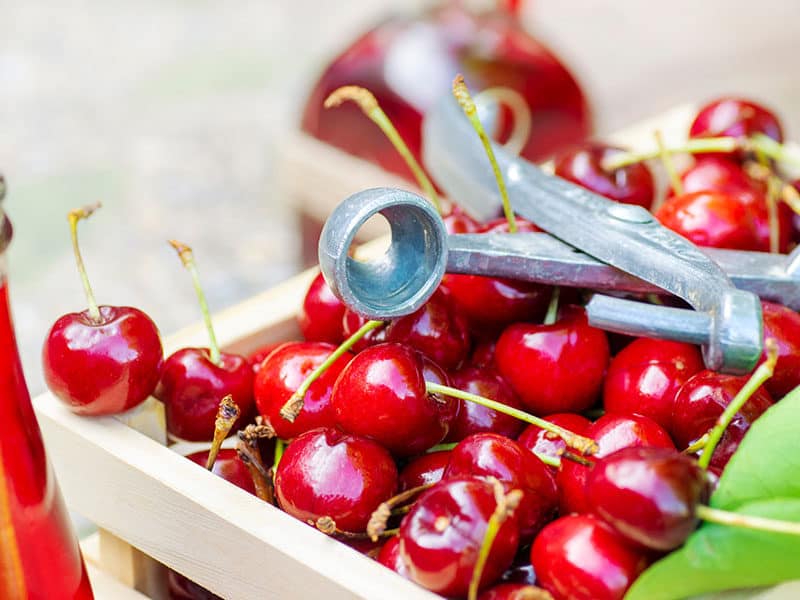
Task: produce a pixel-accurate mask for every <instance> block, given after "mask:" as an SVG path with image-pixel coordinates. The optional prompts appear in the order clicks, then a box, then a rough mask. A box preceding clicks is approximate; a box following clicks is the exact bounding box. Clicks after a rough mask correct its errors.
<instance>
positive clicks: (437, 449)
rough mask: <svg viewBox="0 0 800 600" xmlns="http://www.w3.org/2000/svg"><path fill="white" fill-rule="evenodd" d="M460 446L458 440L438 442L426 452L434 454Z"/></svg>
mask: <svg viewBox="0 0 800 600" xmlns="http://www.w3.org/2000/svg"><path fill="white" fill-rule="evenodd" d="M456 446H458V442H448V443H446V444H436V445H435V446H433V447H431V448H428V449H427V450H426V451H425V454H432V453H433V452H447V451H448V450H452V449H453V448H455V447H456Z"/></svg>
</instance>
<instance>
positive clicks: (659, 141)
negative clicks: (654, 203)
mask: <svg viewBox="0 0 800 600" xmlns="http://www.w3.org/2000/svg"><path fill="white" fill-rule="evenodd" d="M653 136H654V137H655V138H656V145H657V146H658V153H659V155H660V158H661V164H663V165H664V170H665V171H666V172H667V177H669V184H670V186H671V187H672V191H673V192H675V195H676V196H682V195H683V183H682V182H681V178H680V177H679V176H678V171H677V170H676V169H675V162H674V161H673V160H672V153H671V152H670V151H669V150H668V149H667V145H666V144H665V143H664V136H663V135H662V133H661V131H660V130H658V129H656V131H655V132H654V134H653Z"/></svg>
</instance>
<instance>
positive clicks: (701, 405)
mask: <svg viewBox="0 0 800 600" xmlns="http://www.w3.org/2000/svg"><path fill="white" fill-rule="evenodd" d="M746 382H747V377H734V376H733V375H722V374H720V373H715V372H713V371H700V372H699V373H697V374H696V375H695V376H693V377H692V378H691V379H689V381H687V382H686V383H684V384H683V387H681V389H680V390H679V391H678V394H677V396H675V404H674V405H673V409H672V427H671V429H670V433H671V434H672V437H673V439H674V440H675V442H676V443H677V444H678V447H680V448H685V447H687V446H689V445H690V444H692V443H694V442H696V441H697V440H698V439H699V438H700V437H702V436H703V435H704V434H705V433H707V432H708V431H709V430H710V429H711V428H712V427H713V426H714V424H715V423H716V421H717V418H718V417H719V416H720V415H721V414H722V412H723V411H724V410H725V407H726V406H728V404H730V402H731V400H733V398H734V396H735V395H736V394H737V392H738V391H739V390H740V389H741V388H742V386H743V385H744V384H745V383H746ZM771 405H772V398H771V396H770V395H769V392H767V391H766V390H765V389H764V388H763V387H762V388H759V390H758V391H757V392H756V393H755V394H753V395H752V397H751V398H750V399H749V400H748V401H747V402H746V403H745V405H744V406H743V407H742V409H741V410H740V411H739V412H738V413H736V416H735V417H734V418H733V421H732V422H731V423H730V424H729V425H728V427H727V428H726V429H725V433H724V434H723V435H722V439H721V440H720V442H719V444H718V445H717V448H716V450H715V452H714V455H713V456H712V458H711V462H710V464H709V467H710V468H711V469H712V470H716V471H718V472H721V471H722V469H724V467H725V465H726V464H727V463H728V460H730V457H731V456H732V455H733V453H734V451H735V450H736V448H738V447H739V442H741V441H742V438H743V437H744V434H745V433H746V432H747V430H748V429H749V428H750V425H751V424H752V423H753V421H755V420H756V419H757V418H758V417H760V416H761V415H762V414H763V413H764V411H766V410H767V409H768V408H769V407H770V406H771Z"/></svg>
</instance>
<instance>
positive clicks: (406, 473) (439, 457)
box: [399, 450, 452, 492]
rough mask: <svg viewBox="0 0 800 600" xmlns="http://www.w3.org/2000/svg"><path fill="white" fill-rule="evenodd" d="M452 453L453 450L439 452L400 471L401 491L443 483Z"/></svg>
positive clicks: (413, 462)
mask: <svg viewBox="0 0 800 600" xmlns="http://www.w3.org/2000/svg"><path fill="white" fill-rule="evenodd" d="M451 453H452V451H451V450H439V451H437V452H429V453H427V454H423V455H421V456H418V457H417V458H414V459H412V460H411V461H409V463H408V464H407V465H406V466H405V467H403V470H402V471H400V480H399V481H400V491H401V492H404V491H406V490H410V489H413V488H415V487H419V486H421V485H429V484H431V483H437V482H439V481H441V480H442V476H443V475H444V471H445V469H446V468H447V465H449V464H450V454H451Z"/></svg>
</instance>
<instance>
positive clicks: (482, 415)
mask: <svg viewBox="0 0 800 600" xmlns="http://www.w3.org/2000/svg"><path fill="white" fill-rule="evenodd" d="M450 380H451V382H452V386H453V387H455V388H458V389H459V390H463V391H465V392H469V393H470V394H476V395H478V396H483V397H484V398H489V399H490V400H494V401H495V402H501V403H503V404H505V405H507V406H511V407H512V408H519V409H521V408H522V403H521V402H520V401H519V400H518V399H517V397H516V396H515V395H514V392H512V391H511V387H509V385H508V384H507V383H506V382H505V381H504V380H503V378H502V377H500V375H498V374H497V373H496V372H495V371H494V369H487V368H481V367H466V368H463V369H461V370H460V371H456V372H455V373H453V374H452V375H451V376H450ZM458 402H459V404H460V406H459V409H458V415H457V416H456V418H455V420H454V421H453V423H452V425H451V426H450V432H449V433H448V434H447V437H446V438H445V441H446V442H458V441H461V440H463V439H464V438H465V437H467V436H468V435H472V434H473V433H480V432H484V431H491V432H494V433H499V434H500V435H504V436H506V437H510V438H515V437H517V435H518V434H519V432H520V431H522V428H523V427H525V423H523V422H522V421H520V420H519V419H515V418H514V417H511V416H509V415H506V414H503V413H499V412H497V411H495V410H492V409H490V408H486V407H485V406H481V405H480V404H476V403H474V402H464V401H463V400H458Z"/></svg>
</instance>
